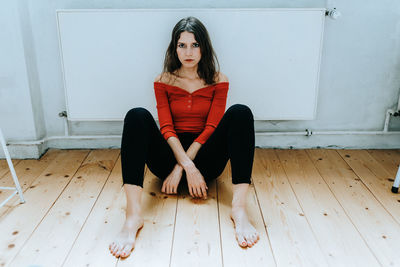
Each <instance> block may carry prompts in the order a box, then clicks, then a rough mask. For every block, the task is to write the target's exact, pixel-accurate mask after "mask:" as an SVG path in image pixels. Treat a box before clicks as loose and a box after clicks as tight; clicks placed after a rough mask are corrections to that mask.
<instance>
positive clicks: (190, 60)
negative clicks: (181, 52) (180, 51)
mask: <svg viewBox="0 0 400 267" xmlns="http://www.w3.org/2000/svg"><path fill="white" fill-rule="evenodd" d="M185 61H187V62H192V61H193V59H185Z"/></svg>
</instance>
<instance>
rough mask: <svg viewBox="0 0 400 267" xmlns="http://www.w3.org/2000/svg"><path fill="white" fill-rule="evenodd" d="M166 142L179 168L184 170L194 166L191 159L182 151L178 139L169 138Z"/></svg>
mask: <svg viewBox="0 0 400 267" xmlns="http://www.w3.org/2000/svg"><path fill="white" fill-rule="evenodd" d="M167 142H168V144H169V146H170V147H171V149H172V151H173V152H174V155H175V158H176V161H177V162H178V164H179V165H180V166H182V168H184V169H185V168H187V167H189V166H192V165H194V164H193V161H192V158H191V157H190V156H188V155H187V153H186V152H185V150H184V149H183V147H182V144H181V142H180V141H179V139H178V138H176V137H174V136H171V137H170V138H168V140H167ZM189 149H190V148H189ZM188 151H189V150H188ZM192 153H193V152H192Z"/></svg>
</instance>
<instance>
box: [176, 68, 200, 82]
mask: <svg viewBox="0 0 400 267" xmlns="http://www.w3.org/2000/svg"><path fill="white" fill-rule="evenodd" d="M197 67H198V66H197V65H196V66H193V67H189V68H188V67H184V66H183V65H182V66H181V67H180V68H179V70H178V73H179V76H181V77H184V78H189V79H197V78H198V77H199V75H198V74H197Z"/></svg>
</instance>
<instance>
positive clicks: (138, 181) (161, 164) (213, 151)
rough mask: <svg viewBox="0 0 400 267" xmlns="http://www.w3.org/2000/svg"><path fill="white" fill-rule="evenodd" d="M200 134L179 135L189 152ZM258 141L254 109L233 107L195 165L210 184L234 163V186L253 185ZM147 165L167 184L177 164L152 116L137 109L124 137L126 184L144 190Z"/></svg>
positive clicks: (127, 122) (126, 124)
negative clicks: (168, 177)
mask: <svg viewBox="0 0 400 267" xmlns="http://www.w3.org/2000/svg"><path fill="white" fill-rule="evenodd" d="M199 134H200V133H177V135H178V138H179V140H180V142H181V144H182V146H183V148H184V149H185V151H186V150H187V149H188V148H189V146H190V145H191V144H192V143H193V141H194V140H195V139H196V137H197V136H198V135H199ZM254 139H255V137H254V118H253V114H252V112H251V110H250V108H249V107H247V106H246V105H242V104H236V105H233V106H231V107H230V108H229V109H228V110H227V111H226V112H225V114H224V116H223V117H222V119H221V121H220V122H219V124H218V126H217V128H216V129H215V130H214V132H213V133H212V134H211V136H210V137H209V138H208V140H207V141H206V142H205V143H204V144H203V145H202V146H201V148H200V150H199V151H198V153H197V154H196V157H195V159H194V160H193V163H194V164H195V166H196V168H197V169H198V170H199V171H200V172H201V174H202V175H203V177H204V180H205V181H206V182H207V181H210V180H211V179H215V178H217V177H218V176H220V175H221V173H222V172H223V171H224V169H225V166H226V163H227V162H228V159H230V160H231V169H232V183H233V184H239V183H248V184H250V182H251V172H252V168H253V159H254ZM145 163H146V164H147V167H148V168H149V169H150V171H151V172H152V173H153V174H154V175H155V176H157V177H158V178H160V179H162V180H164V179H165V178H167V176H168V175H169V174H170V173H171V172H172V170H173V168H174V166H175V165H176V163H177V161H176V159H175V155H174V153H173V151H172V149H171V147H170V146H169V144H168V142H167V141H166V140H165V139H164V137H163V136H162V134H161V132H160V130H159V129H158V127H157V124H156V122H155V120H154V118H153V116H152V115H151V113H150V112H149V111H148V110H146V109H145V108H133V109H131V110H129V111H128V113H127V114H126V116H125V119H124V128H123V133H122V142H121V167H122V177H123V184H134V185H138V186H141V187H143V178H144V177H143V176H144V165H145ZM183 176H185V172H184V171H183ZM184 180H186V179H184Z"/></svg>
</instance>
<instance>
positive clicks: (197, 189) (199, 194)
mask: <svg viewBox="0 0 400 267" xmlns="http://www.w3.org/2000/svg"><path fill="white" fill-rule="evenodd" d="M196 197H202V194H201V189H200V187H196Z"/></svg>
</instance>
